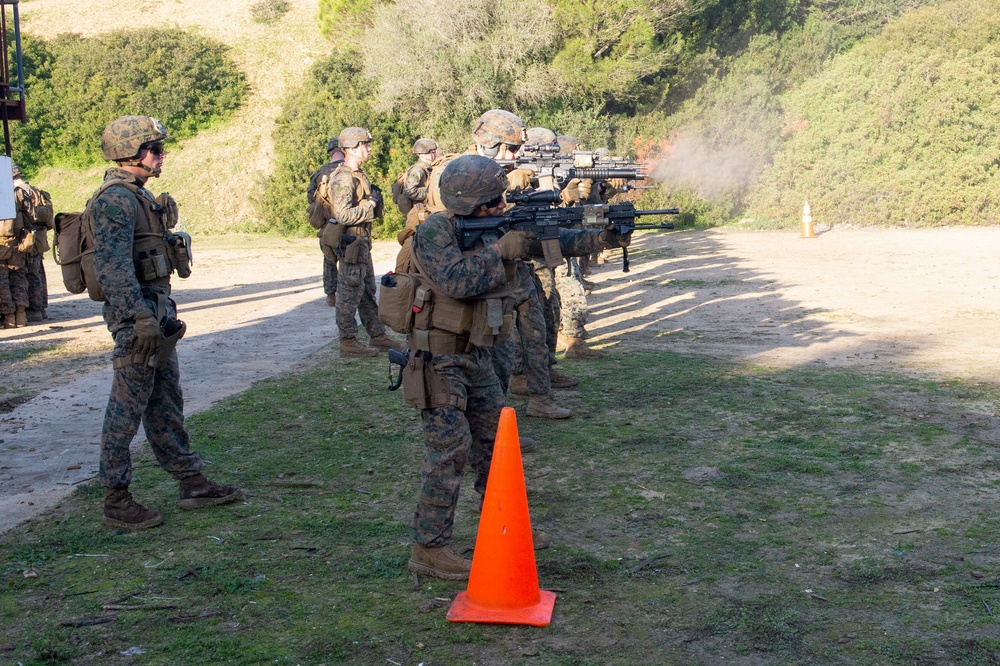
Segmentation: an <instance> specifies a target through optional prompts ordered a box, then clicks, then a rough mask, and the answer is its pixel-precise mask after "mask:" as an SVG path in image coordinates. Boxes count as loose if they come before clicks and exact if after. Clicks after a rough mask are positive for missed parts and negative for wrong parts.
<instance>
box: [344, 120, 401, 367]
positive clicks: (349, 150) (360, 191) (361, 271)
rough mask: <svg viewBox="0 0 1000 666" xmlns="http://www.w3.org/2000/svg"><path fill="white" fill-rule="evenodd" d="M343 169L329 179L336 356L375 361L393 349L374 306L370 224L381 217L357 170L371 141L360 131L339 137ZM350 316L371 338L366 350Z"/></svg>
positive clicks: (375, 195) (378, 196) (377, 195)
mask: <svg viewBox="0 0 1000 666" xmlns="http://www.w3.org/2000/svg"><path fill="white" fill-rule="evenodd" d="M338 139H339V143H340V148H341V150H343V151H344V163H343V164H341V165H340V166H339V167H337V170H336V171H334V172H333V175H332V176H330V181H329V182H330V197H331V199H332V201H333V217H334V219H335V220H336V221H337V225H338V226H341V227H343V235H342V237H341V241H340V247H339V248H338V249H336V250H335V251H336V252H337V258H338V259H339V263H340V268H339V270H338V273H337V328H339V329H340V354H341V356H362V357H364V356H377V355H378V354H379V349H391V348H393V347H395V345H396V343H395V342H393V341H392V339H391V338H389V337H388V336H387V335H386V334H385V325H384V324H383V323H382V322H381V320H379V318H378V305H377V304H376V303H375V267H374V266H373V265H372V239H371V235H372V222H373V221H374V220H375V219H376V218H380V217H382V205H383V204H382V193H381V192H380V191H379V189H378V188H376V187H374V186H372V184H371V181H369V180H368V175H367V174H366V173H365V172H364V171H363V170H362V169H361V165H362V164H364V163H365V162H367V161H368V158H369V156H370V155H371V139H372V135H371V134H369V133H368V130H366V129H364V128H363V127H348V128H347V129H345V130H344V131H343V132H341V133H340V136H339V137H338ZM355 314H360V315H361V323H362V325H363V326H364V327H365V330H366V331H367V332H368V335H369V337H370V338H371V340H370V344H371V345H372V346H371V347H369V346H367V345H363V344H360V343H358V341H357V335H358V324H357V322H356V321H355Z"/></svg>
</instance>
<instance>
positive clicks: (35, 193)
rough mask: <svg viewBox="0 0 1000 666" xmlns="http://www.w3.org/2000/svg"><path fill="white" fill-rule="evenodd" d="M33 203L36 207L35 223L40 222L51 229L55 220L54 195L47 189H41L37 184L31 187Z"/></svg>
mask: <svg viewBox="0 0 1000 666" xmlns="http://www.w3.org/2000/svg"><path fill="white" fill-rule="evenodd" d="M30 190H31V203H32V205H33V206H34V208H35V224H40V225H42V226H43V227H45V228H46V229H51V228H52V224H53V222H54V218H53V212H54V210H53V208H52V196H51V195H50V194H49V193H48V192H46V191H45V190H40V189H38V188H37V187H35V186H33V185H32V186H31V187H30Z"/></svg>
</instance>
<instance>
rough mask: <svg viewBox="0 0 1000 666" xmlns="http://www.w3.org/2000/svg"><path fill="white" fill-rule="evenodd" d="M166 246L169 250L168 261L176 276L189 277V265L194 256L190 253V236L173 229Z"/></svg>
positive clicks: (192, 262) (192, 261)
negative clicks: (172, 266)
mask: <svg viewBox="0 0 1000 666" xmlns="http://www.w3.org/2000/svg"><path fill="white" fill-rule="evenodd" d="M167 248H168V249H169V250H170V263H172V264H173V265H174V270H176V271H177V277H179V278H189V277H191V265H192V264H194V258H193V256H192V255H191V236H190V234H186V233H184V232H183V231H175V232H173V233H171V234H170V236H169V239H168V242H167Z"/></svg>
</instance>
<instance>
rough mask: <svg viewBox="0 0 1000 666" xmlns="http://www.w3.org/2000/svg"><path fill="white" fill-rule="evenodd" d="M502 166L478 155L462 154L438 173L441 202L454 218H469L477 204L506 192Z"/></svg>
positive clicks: (491, 199) (505, 180) (505, 179)
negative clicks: (458, 216) (465, 216)
mask: <svg viewBox="0 0 1000 666" xmlns="http://www.w3.org/2000/svg"><path fill="white" fill-rule="evenodd" d="M507 185H508V182H507V174H505V173H504V171H503V167H502V166H500V165H499V164H497V163H496V162H494V161H493V160H491V159H490V158H488V157H483V156H482V155H462V156H461V157H456V158H455V159H454V160H452V161H451V162H449V163H448V165H447V166H446V167H445V168H444V171H443V172H442V173H441V182H440V188H441V203H443V204H444V205H445V207H446V208H447V209H448V210H450V211H452V212H453V213H456V214H458V215H469V214H470V213H472V211H474V210H475V209H476V207H477V206H479V205H480V204H484V203H487V202H488V201H493V200H494V199H496V198H497V197H499V196H500V195H501V194H503V193H504V192H505V191H506V190H507Z"/></svg>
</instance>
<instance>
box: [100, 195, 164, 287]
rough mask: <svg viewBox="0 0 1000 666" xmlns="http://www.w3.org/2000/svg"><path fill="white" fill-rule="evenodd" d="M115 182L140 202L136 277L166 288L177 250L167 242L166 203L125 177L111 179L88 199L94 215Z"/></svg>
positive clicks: (135, 235) (134, 250)
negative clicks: (123, 178)
mask: <svg viewBox="0 0 1000 666" xmlns="http://www.w3.org/2000/svg"><path fill="white" fill-rule="evenodd" d="M115 185H120V186H122V187H124V188H125V189H127V190H128V191H130V192H131V193H132V194H134V195H135V198H136V200H137V201H138V202H139V215H138V216H137V217H136V220H135V225H134V227H133V230H132V261H133V263H134V265H135V277H136V279H137V280H138V281H139V284H141V285H144V286H146V285H148V286H158V287H166V286H169V285H170V274H171V273H173V272H174V261H173V251H172V250H171V247H170V246H169V245H168V244H167V239H168V238H169V237H170V232H169V230H168V229H167V224H166V220H165V219H164V216H165V211H164V208H165V207H164V206H162V205H161V204H159V203H158V202H157V201H156V199H154V198H153V194H152V192H150V191H149V190H147V189H145V188H140V187H137V186H136V185H134V184H133V183H129V182H128V181H124V180H108V181H106V182H105V183H104V184H102V185H101V187H100V189H98V190H97V192H96V193H95V194H94V196H93V197H92V198H91V199H90V201H89V202H87V208H88V209H90V214H91V216H93V209H92V207H93V205H94V201H95V200H96V199H97V197H99V196H100V195H101V194H103V193H104V192H105V191H107V190H108V189H109V188H111V187H114V186H115Z"/></svg>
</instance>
